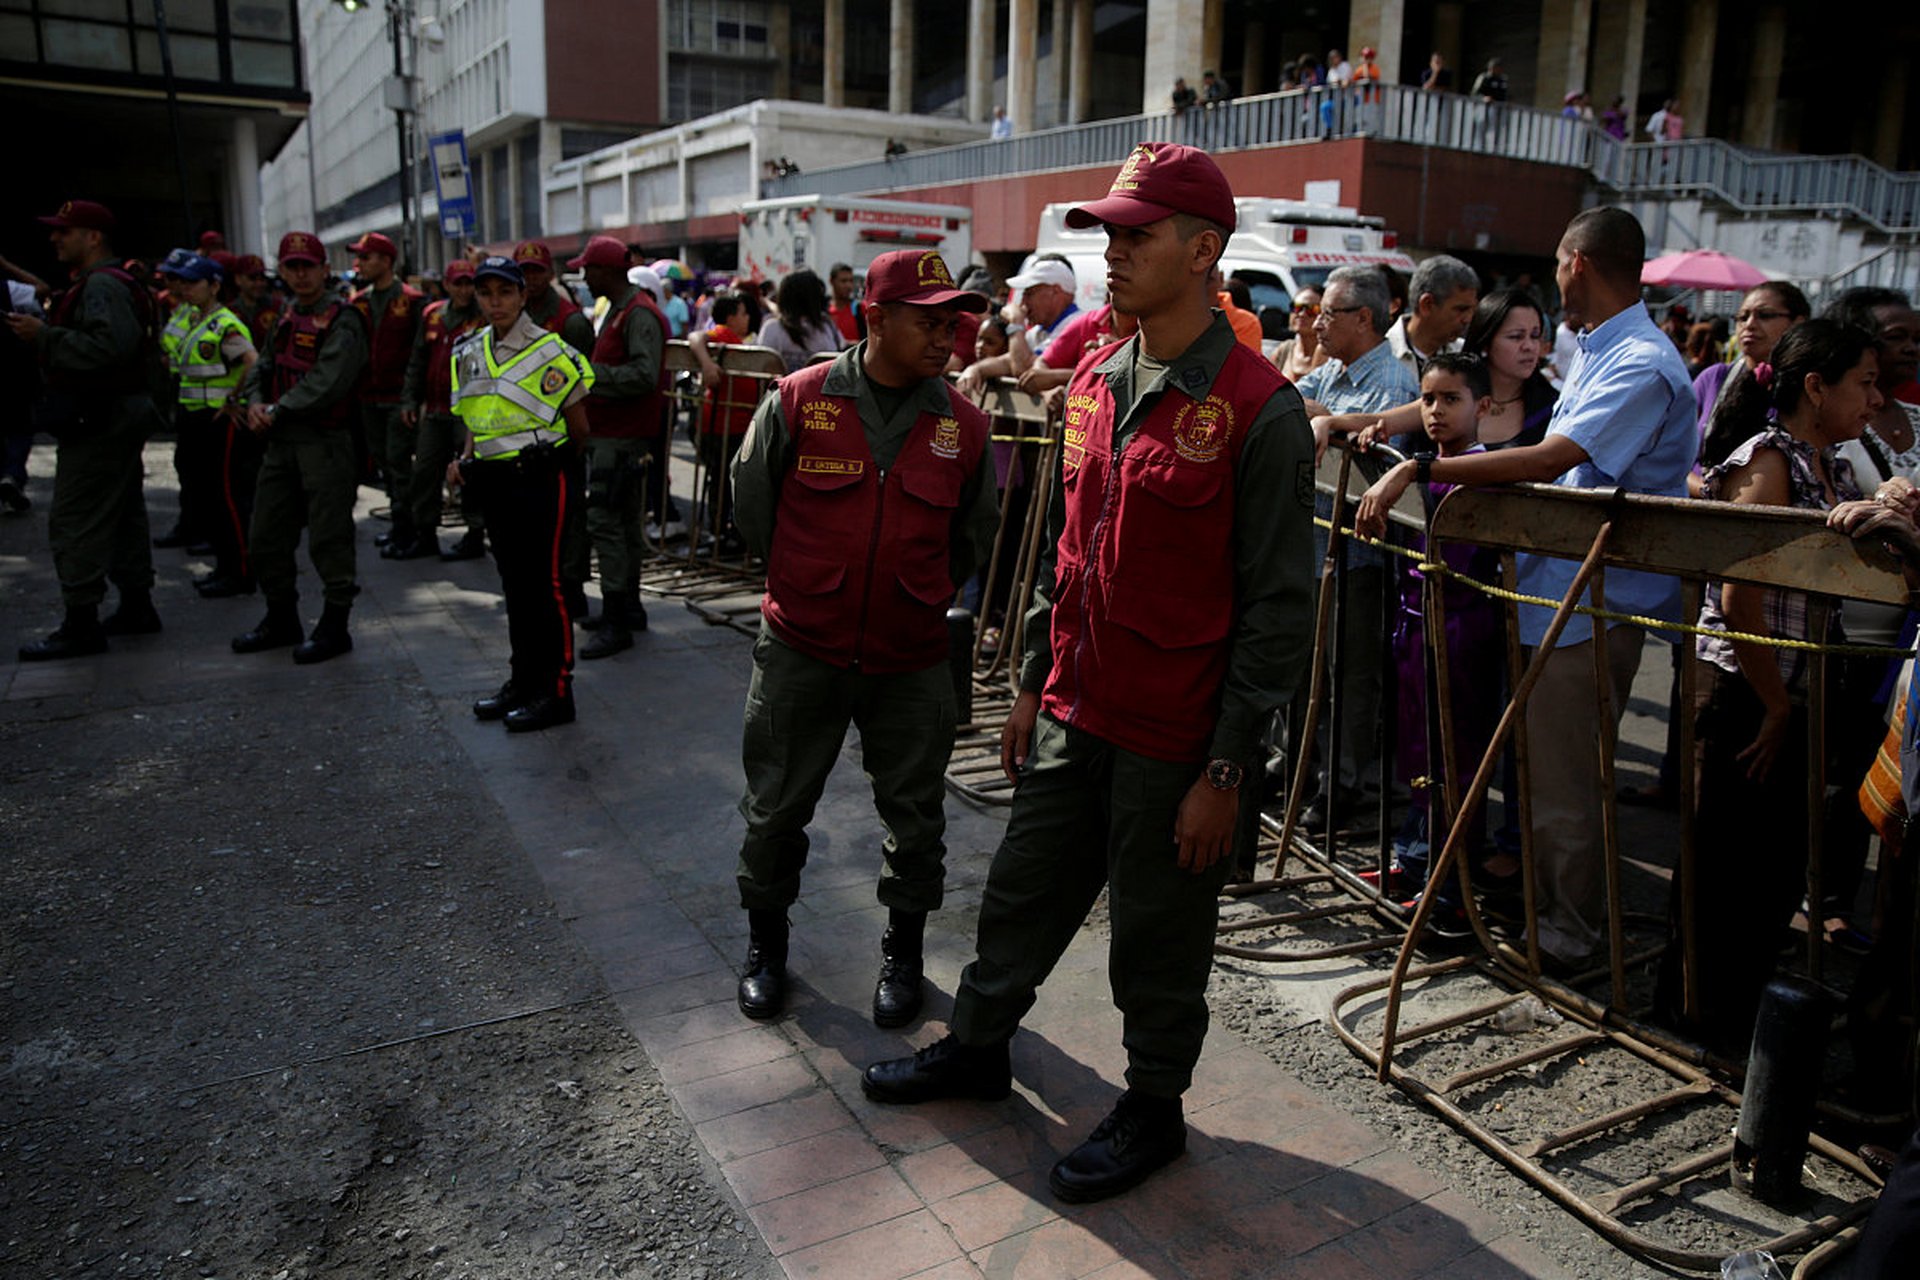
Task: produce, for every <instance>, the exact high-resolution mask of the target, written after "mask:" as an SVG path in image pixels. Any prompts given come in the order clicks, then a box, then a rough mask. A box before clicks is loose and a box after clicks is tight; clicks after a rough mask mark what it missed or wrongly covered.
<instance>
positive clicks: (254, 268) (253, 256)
mask: <svg viewBox="0 0 1920 1280" xmlns="http://www.w3.org/2000/svg"><path fill="white" fill-rule="evenodd" d="M233 274H235V275H236V276H263V275H265V274H267V264H266V263H264V262H262V261H260V255H259V254H257V253H243V254H241V255H240V256H239V257H237V258H235V259H234V260H233Z"/></svg>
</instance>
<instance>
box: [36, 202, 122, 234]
mask: <svg viewBox="0 0 1920 1280" xmlns="http://www.w3.org/2000/svg"><path fill="white" fill-rule="evenodd" d="M40 221H42V222H44V223H46V224H47V225H48V226H50V227H79V228H81V229H82V230H84V231H111V230H113V211H112V210H111V209H108V208H107V206H105V205H103V204H95V203H94V202H93V201H91V200H69V201H67V202H66V203H65V204H63V205H61V206H60V208H59V210H58V211H57V212H54V213H50V214H48V215H47V216H45V217H44V218H41V219H40Z"/></svg>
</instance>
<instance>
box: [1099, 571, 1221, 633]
mask: <svg viewBox="0 0 1920 1280" xmlns="http://www.w3.org/2000/svg"><path fill="white" fill-rule="evenodd" d="M1107 616H1108V617H1109V618H1111V619H1112V620H1113V621H1114V622H1115V623H1116V624H1118V625H1119V626H1122V627H1125V628H1126V629H1127V630H1129V631H1132V632H1135V633H1137V634H1138V635H1139V636H1140V637H1141V638H1142V639H1144V640H1146V641H1147V642H1148V643H1149V644H1151V645H1152V646H1153V647H1154V648H1156V649H1169V650H1174V649H1197V648H1200V647H1201V646H1203V645H1212V644H1218V643H1219V642H1220V641H1222V640H1225V639H1226V638H1227V632H1228V631H1229V630H1230V629H1231V627H1232V625H1233V598H1232V597H1231V596H1230V595H1227V594H1214V595H1211V596H1200V597H1195V596H1181V595H1174V594H1172V593H1170V592H1165V591H1159V590H1155V589H1153V588H1152V587H1148V586H1145V585H1144V584H1141V583H1138V582H1134V581H1131V580H1129V579H1127V578H1124V577H1118V576H1116V577H1115V578H1114V579H1112V581H1111V582H1110V583H1109V584H1108V592H1107Z"/></svg>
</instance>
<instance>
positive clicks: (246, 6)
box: [208, 0, 293, 40]
mask: <svg viewBox="0 0 1920 1280" xmlns="http://www.w3.org/2000/svg"><path fill="white" fill-rule="evenodd" d="M211 2H212V0H208V3H209V4H210V3H211ZM227 26H228V29H229V30H231V31H232V32H233V34H234V35H236V36H252V37H255V38H257V39H261V40H292V39H293V5H292V4H291V3H290V2H289V0H232V2H231V3H230V4H228V6H227Z"/></svg>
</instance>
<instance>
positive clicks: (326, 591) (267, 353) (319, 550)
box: [233, 231, 367, 663]
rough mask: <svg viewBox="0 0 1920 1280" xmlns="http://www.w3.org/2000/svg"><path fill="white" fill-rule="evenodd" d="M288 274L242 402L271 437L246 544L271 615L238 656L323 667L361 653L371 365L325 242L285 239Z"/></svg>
mask: <svg viewBox="0 0 1920 1280" xmlns="http://www.w3.org/2000/svg"><path fill="white" fill-rule="evenodd" d="M280 278H281V279H282V280H284V281H286V282H287V288H288V289H289V290H290V291H291V292H292V294H293V305H292V306H291V307H289V308H288V310H287V313H286V314H285V315H284V316H282V317H280V323H279V324H278V325H276V326H275V327H274V331H273V335H272V337H271V338H269V339H268V341H267V345H266V346H265V347H263V348H261V350H260V359H259V360H258V361H256V362H255V363H254V366H253V368H252V369H250V370H248V371H247V376H246V378H245V380H244V381H242V382H241V384H240V396H239V398H238V399H239V402H240V403H242V404H245V405H246V406H247V410H246V412H247V426H248V427H249V428H250V429H251V430H252V431H254V432H255V433H256V434H258V435H260V436H262V437H264V438H265V440H266V454H265V457H264V458H263V459H262V460H261V464H260V477H259V480H258V482H257V483H256V485H255V488H254V500H253V519H252V521H251V523H250V524H249V525H248V530H247V542H248V546H249V548H250V550H251V552H252V558H253V575H254V580H255V581H256V582H257V583H258V584H259V586H260V594H261V595H263V596H265V597H266V601H267V614H266V617H264V618H262V619H261V620H260V622H259V625H257V626H255V627H254V629H253V630H251V631H248V632H246V633H245V634H243V635H239V636H236V637H234V640H233V651H234V652H235V653H258V652H261V651H263V650H267V649H278V648H284V647H287V646H292V647H293V660H294V661H295V662H299V663H312V662H324V661H326V660H327V659H328V658H334V657H338V656H339V655H340V654H343V653H346V652H348V651H349V650H351V649H352V648H353V637H352V636H351V635H350V634H349V633H348V631H347V618H348V615H349V614H350V613H351V612H352V610H353V597H354V595H355V594H356V593H357V592H358V591H359V589H360V588H359V586H358V584H357V583H356V581H355V568H356V561H355V555H354V542H353V500H354V494H355V493H356V491H357V490H358V486H359V477H358V472H357V467H356V462H355V458H354V447H353V430H352V419H353V415H354V410H355V407H356V406H355V403H354V388H355V387H356V386H358V385H359V382H360V375H361V374H362V373H363V372H364V371H365V370H366V367H367V323H366V321H365V320H364V319H362V318H361V315H360V312H359V311H358V310H357V309H355V308H354V307H351V306H349V305H347V304H346V303H344V302H342V301H340V300H339V299H338V298H337V297H335V296H334V295H333V294H332V293H330V292H329V291H328V289H327V251H326V247H325V246H324V245H322V244H321V243H320V237H319V236H316V235H313V234H312V233H311V232H306V231H289V232H288V233H287V234H286V235H284V236H282V237H281V238H280ZM302 529H305V530H306V534H307V556H308V558H309V559H311V560H312V561H313V569H314V573H315V575H316V576H318V577H319V579H320V586H321V591H322V598H323V599H324V601H325V606H324V608H323V609H322V610H321V613H320V621H319V622H317V623H315V624H314V628H313V634H312V635H310V636H309V635H308V634H307V633H306V628H305V626H304V625H303V624H302V623H301V621H300V606H299V600H300V593H299V578H298V574H297V572H296V569H295V564H294V552H295V551H297V550H298V549H299V546H300V532H301V530H302Z"/></svg>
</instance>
